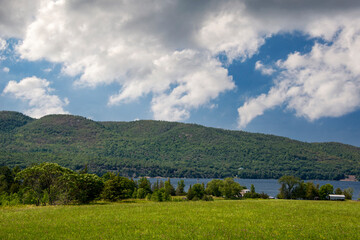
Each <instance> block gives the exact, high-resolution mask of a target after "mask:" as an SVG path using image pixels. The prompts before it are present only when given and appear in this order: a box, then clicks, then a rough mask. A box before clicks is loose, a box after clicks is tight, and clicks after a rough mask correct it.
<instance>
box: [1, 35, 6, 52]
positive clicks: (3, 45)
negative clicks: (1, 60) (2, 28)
mask: <svg viewBox="0 0 360 240" xmlns="http://www.w3.org/2000/svg"><path fill="white" fill-rule="evenodd" d="M6 46H7V44H6V40H5V39H2V38H0V51H3V50H5V49H6Z"/></svg>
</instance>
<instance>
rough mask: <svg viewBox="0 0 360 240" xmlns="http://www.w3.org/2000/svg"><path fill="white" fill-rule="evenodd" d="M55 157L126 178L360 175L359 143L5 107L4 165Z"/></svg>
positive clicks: (0, 150) (0, 137)
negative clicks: (35, 113)
mask: <svg viewBox="0 0 360 240" xmlns="http://www.w3.org/2000/svg"><path fill="white" fill-rule="evenodd" d="M45 161H46V162H56V163H59V164H60V165H62V166H64V167H69V168H72V169H74V170H78V169H82V168H84V166H85V165H87V166H88V169H89V170H90V171H91V172H95V173H98V174H102V173H105V172H107V171H116V172H120V174H121V175H123V176H130V177H133V176H153V177H154V176H165V177H193V178H201V177H208V178H215V177H234V176H238V177H242V178H279V177H280V176H282V175H285V174H289V175H294V176H298V177H301V178H302V179H340V178H343V177H344V176H345V175H360V148H358V147H354V146H350V145H344V144H340V143H305V142H300V141H295V140H291V139H288V138H284V137H277V136H273V135H265V134H255V133H248V132H243V131H230V130H223V129H216V128H209V127H204V126H200V125H196V124H184V123H176V122H165V121H149V120H146V121H134V122H95V121H92V120H89V119H86V118H83V117H79V116H72V115H49V116H45V117H43V118H41V119H38V120H36V119H32V118H29V117H27V116H25V115H23V114H21V113H17V112H9V111H2V112H0V165H1V166H3V165H7V166H10V167H13V166H16V165H18V166H20V167H26V166H29V165H31V164H33V163H40V162H45Z"/></svg>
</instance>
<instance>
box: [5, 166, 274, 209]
mask: <svg viewBox="0 0 360 240" xmlns="http://www.w3.org/2000/svg"><path fill="white" fill-rule="evenodd" d="M252 187H253V186H252ZM245 188H246V187H245V186H241V185H240V184H239V183H237V182H235V181H234V179H232V178H225V179H224V180H220V179H214V180H212V181H210V182H209V183H208V184H207V185H206V186H205V184H199V183H197V184H194V185H192V186H191V185H190V187H189V189H188V191H187V192H186V191H185V183H184V180H180V181H179V182H178V183H177V187H176V188H174V186H173V185H172V184H171V180H170V178H169V179H168V180H167V181H165V182H163V181H159V180H158V181H157V182H155V183H153V184H151V183H150V181H149V180H148V179H147V178H144V177H143V178H140V179H139V180H137V181H135V180H133V179H129V178H126V177H122V176H120V175H119V174H114V173H112V172H107V173H106V174H104V175H103V176H101V177H99V176H97V175H96V174H89V173H88V172H87V168H86V167H85V168H84V169H83V170H81V171H77V172H76V171H73V170H71V169H68V168H65V167H62V166H60V165H58V164H56V163H41V164H38V165H33V166H31V167H28V168H25V169H24V170H21V169H20V168H19V167H14V168H12V169H11V168H9V167H7V166H4V167H0V205H16V204H34V205H37V206H38V205H54V204H86V203H90V202H91V201H94V200H106V201H119V200H123V199H129V198H133V199H135V198H137V199H147V200H152V201H159V202H161V201H170V200H172V197H173V196H180V197H178V198H175V199H178V200H179V199H180V200H185V199H186V200H193V201H194V200H205V201H211V200H213V197H224V198H225V199H240V198H242V197H243V196H242V195H241V194H240V192H241V190H243V189H245ZM246 197H249V198H255V197H262V198H268V196H267V195H266V194H264V193H262V194H258V193H256V192H255V188H252V191H251V193H249V194H248V195H247V196H246Z"/></svg>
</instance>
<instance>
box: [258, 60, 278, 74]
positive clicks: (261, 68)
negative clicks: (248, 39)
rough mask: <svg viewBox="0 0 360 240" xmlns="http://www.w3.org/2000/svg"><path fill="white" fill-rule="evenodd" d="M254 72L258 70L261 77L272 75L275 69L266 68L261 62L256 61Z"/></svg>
mask: <svg viewBox="0 0 360 240" xmlns="http://www.w3.org/2000/svg"><path fill="white" fill-rule="evenodd" d="M255 70H258V71H260V72H261V74H262V75H269V76H270V75H272V74H273V73H274V72H275V69H273V68H272V67H266V66H265V65H264V64H262V63H261V61H257V62H256V63H255Z"/></svg>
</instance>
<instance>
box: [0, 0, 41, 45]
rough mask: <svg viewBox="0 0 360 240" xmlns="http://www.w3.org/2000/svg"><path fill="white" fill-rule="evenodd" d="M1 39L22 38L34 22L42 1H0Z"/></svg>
mask: <svg viewBox="0 0 360 240" xmlns="http://www.w3.org/2000/svg"><path fill="white" fill-rule="evenodd" d="M0 6H1V7H0V37H4V38H11V37H15V38H22V37H24V33H25V31H26V28H27V26H28V25H29V24H30V23H31V22H32V21H33V20H34V18H35V15H36V13H37V10H38V8H39V6H40V0H16V1H7V0H0Z"/></svg>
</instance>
